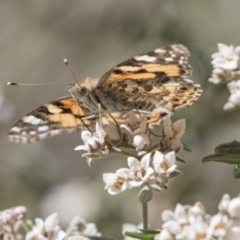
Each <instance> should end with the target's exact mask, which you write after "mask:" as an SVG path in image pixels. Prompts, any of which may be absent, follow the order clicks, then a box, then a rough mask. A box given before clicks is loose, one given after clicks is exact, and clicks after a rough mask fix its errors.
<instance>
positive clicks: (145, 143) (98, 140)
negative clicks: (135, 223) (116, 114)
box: [75, 113, 185, 195]
mask: <svg viewBox="0 0 240 240" xmlns="http://www.w3.org/2000/svg"><path fill="white" fill-rule="evenodd" d="M110 127H111V134H113V133H114V132H115V133H117V134H115V136H118V137H117V138H115V142H114V144H113V143H112V137H111V136H110V134H109V133H108V132H107V128H103V127H100V124H99V123H98V122H97V124H96V132H95V133H93V134H92V133H91V132H89V131H83V132H82V139H83V142H84V145H80V146H78V147H76V148H75V150H84V151H87V153H84V154H83V156H85V157H87V158H88V159H90V161H92V159H94V158H102V157H105V156H106V155H108V154H114V153H115V154H116V153H117V154H123V155H125V156H128V160H127V163H128V167H129V168H120V169H118V170H117V171H116V172H115V173H105V174H103V180H104V182H105V184H106V186H105V189H107V190H108V192H109V193H110V194H112V195H113V194H118V193H120V192H122V191H124V190H126V189H130V188H133V187H139V186H142V185H144V184H148V185H149V186H151V188H152V189H155V190H161V188H162V187H164V188H166V186H167V182H168V179H169V178H171V177H175V176H178V175H179V174H180V172H179V171H177V170H176V167H177V165H176V164H175V163H176V154H175V153H176V152H180V151H181V150H183V144H182V143H181V141H180V139H181V137H182V136H183V135H184V133H185V120H183V119H182V120H178V121H176V122H175V123H172V122H171V119H170V117H166V118H165V120H164V122H163V126H162V132H161V136H159V138H160V141H159V143H158V144H157V145H155V146H151V133H152V132H151V130H150V129H149V127H148V123H147V118H146V116H137V115H135V114H133V113H132V114H129V117H128V123H127V124H123V125H121V126H118V125H117V124H116V123H115V125H114V124H113V122H111V125H110ZM126 136H127V137H126ZM116 139H117V140H118V141H116ZM129 139H132V143H131V140H129ZM116 142H118V144H117V145H116V144H115V143H116ZM126 146H127V147H128V148H131V149H132V150H134V149H135V151H136V154H133V153H132V152H126V151H125V150H123V148H126ZM156 188H157V189H156Z"/></svg>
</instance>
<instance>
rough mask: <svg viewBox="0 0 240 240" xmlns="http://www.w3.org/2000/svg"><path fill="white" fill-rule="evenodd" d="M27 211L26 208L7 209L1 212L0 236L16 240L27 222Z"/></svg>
mask: <svg viewBox="0 0 240 240" xmlns="http://www.w3.org/2000/svg"><path fill="white" fill-rule="evenodd" d="M26 215H27V209H26V208H25V207H24V206H18V207H14V208H9V209H5V210H3V211H1V212H0V235H3V236H6V239H7V238H8V239H14V238H15V236H17V234H18V232H19V230H20V228H21V227H22V226H23V225H24V224H25V223H26V222H27V220H26Z"/></svg>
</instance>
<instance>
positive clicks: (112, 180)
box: [103, 173, 116, 186]
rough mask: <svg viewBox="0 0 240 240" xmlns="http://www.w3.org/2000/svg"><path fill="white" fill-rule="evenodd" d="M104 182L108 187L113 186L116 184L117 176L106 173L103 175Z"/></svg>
mask: <svg viewBox="0 0 240 240" xmlns="http://www.w3.org/2000/svg"><path fill="white" fill-rule="evenodd" d="M103 181H104V182H105V184H107V185H108V186H111V185H113V184H114V183H115V181H116V175H115V174H114V173H104V174H103Z"/></svg>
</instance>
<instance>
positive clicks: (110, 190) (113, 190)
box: [108, 186, 121, 195]
mask: <svg viewBox="0 0 240 240" xmlns="http://www.w3.org/2000/svg"><path fill="white" fill-rule="evenodd" d="M120 192H121V189H119V188H116V187H115V186H111V187H109V188H108V193H109V194H111V195H116V194H118V193H120Z"/></svg>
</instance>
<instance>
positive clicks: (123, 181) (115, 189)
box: [103, 168, 131, 195]
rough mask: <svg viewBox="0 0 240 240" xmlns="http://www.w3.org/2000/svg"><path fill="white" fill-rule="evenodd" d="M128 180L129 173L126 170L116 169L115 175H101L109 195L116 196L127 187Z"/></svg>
mask: <svg viewBox="0 0 240 240" xmlns="http://www.w3.org/2000/svg"><path fill="white" fill-rule="evenodd" d="M130 178H131V171H130V169H128V168H121V169H118V170H117V171H116V172H115V173H105V174H103V181H104V182H105V184H106V186H105V189H107V190H108V193H109V194H111V195H116V194H118V193H120V192H122V191H125V190H126V189H127V188H128V187H129V182H128V181H129V179H130Z"/></svg>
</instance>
